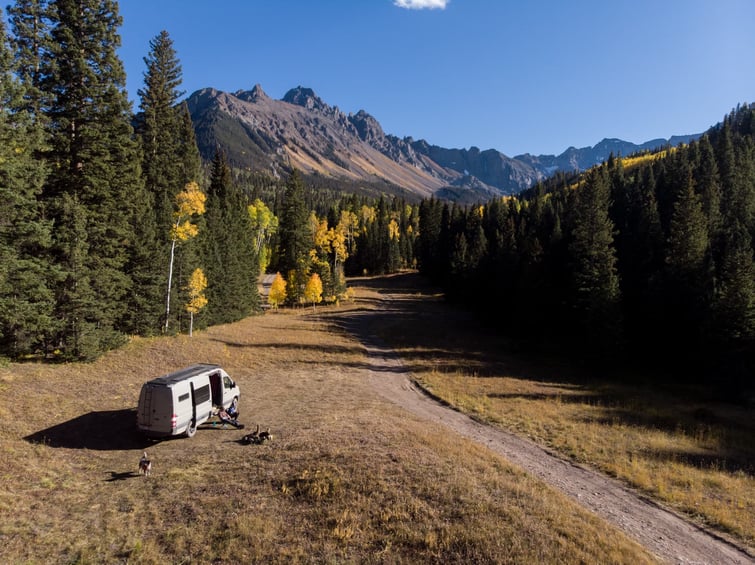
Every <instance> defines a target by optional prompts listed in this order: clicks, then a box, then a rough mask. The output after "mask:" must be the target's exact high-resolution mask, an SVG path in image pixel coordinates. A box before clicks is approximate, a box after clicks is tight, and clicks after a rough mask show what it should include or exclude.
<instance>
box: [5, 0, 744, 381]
mask: <svg viewBox="0 0 755 565" xmlns="http://www.w3.org/2000/svg"><path fill="white" fill-rule="evenodd" d="M5 16H6V17H5V18H0V355H1V356H5V357H9V358H13V359H22V358H26V357H32V358H46V359H61V360H66V359H92V358H95V357H96V356H98V355H99V354H101V353H102V352H104V351H107V350H109V349H112V348H114V347H117V346H119V345H120V344H122V343H123V341H124V340H125V339H126V338H127V337H128V336H130V335H154V334H158V333H176V332H191V330H192V329H193V327H195V326H196V327H200V328H201V327H206V326H208V325H213V324H221V323H227V322H232V321H235V320H238V319H241V318H243V317H245V316H248V315H250V314H252V313H253V312H256V311H259V310H260V309H261V307H262V304H260V297H259V294H258V291H257V281H258V279H259V275H260V273H261V272H265V271H267V272H271V273H277V274H278V275H279V276H278V277H276V279H277V282H276V283H275V285H274V289H275V292H274V293H272V295H273V297H274V300H273V305H274V306H278V305H280V304H289V305H302V304H311V305H315V304H317V303H320V302H322V301H337V300H339V298H340V297H342V296H343V295H344V294H346V285H345V276H346V275H361V274H380V273H389V272H395V271H397V270H399V269H404V268H416V267H418V268H419V269H420V270H421V272H422V273H424V274H426V275H428V276H429V277H431V278H432V279H433V280H434V281H436V282H438V283H440V284H442V285H443V286H444V288H445V289H446V291H447V295H448V296H449V297H450V298H451V299H453V300H457V301H460V302H463V303H466V304H469V305H471V306H472V307H474V308H478V309H479V310H480V311H481V312H483V314H484V315H485V316H486V317H487V319H488V323H489V324H490V325H491V328H492V329H493V330H494V331H499V332H502V333H505V334H507V335H509V336H512V337H513V338H515V339H517V340H520V341H521V342H522V343H526V344H528V345H529V346H532V347H539V348H543V349H547V350H556V351H560V352H566V353H569V354H572V355H575V356H578V357H579V358H582V359H587V360H593V361H605V360H610V361H611V362H618V361H621V362H622V363H624V362H638V363H643V362H648V360H653V364H654V365H656V364H657V362H656V361H655V360H656V359H659V360H660V361H661V364H662V365H665V367H663V368H665V369H668V368H672V369H679V372H680V373H684V374H689V375H692V374H693V372H695V371H696V372H697V373H699V374H698V375H696V376H704V377H707V378H709V379H724V380H725V381H726V382H737V383H740V384H741V383H745V384H747V386H751V385H752V374H753V364H754V363H755V360H754V359H755V356H754V355H753V333H754V332H755V318H754V317H753V294H754V293H755V286H754V285H755V282H754V275H755V272H754V267H753V236H754V235H755V149H754V145H755V144H754V142H753V119H754V114H755V108H753V106H750V105H743V106H739V107H738V108H736V109H735V110H733V111H732V112H731V113H730V114H729V115H727V116H726V117H725V118H724V120H723V122H722V123H721V124H720V125H719V126H717V127H715V128H712V129H711V130H710V131H709V132H707V134H706V135H704V136H703V137H701V138H700V139H699V140H698V141H695V142H693V143H691V144H689V145H684V146H679V147H668V148H666V149H665V150H664V151H662V152H660V153H655V154H641V155H634V156H630V157H627V158H624V157H621V156H612V157H611V158H610V159H609V160H608V162H607V163H605V164H604V165H602V166H600V167H596V168H594V169H592V170H590V171H588V172H586V173H584V174H581V175H577V174H569V175H566V174H560V175H558V176H556V177H554V178H553V179H550V180H548V181H547V182H544V183H542V184H540V185H538V186H537V187H535V188H534V189H532V190H531V191H528V192H527V193H525V194H522V195H520V196H518V197H506V198H500V199H495V200H492V201H490V202H486V203H481V204H479V205H476V206H466V207H464V206H460V205H454V204H450V203H447V202H443V201H440V200H436V199H430V200H424V201H422V202H420V203H417V202H410V201H407V200H405V199H403V198H401V197H400V196H397V195H393V196H387V195H384V196H377V195H375V194H373V193H370V192H369V191H363V192H362V194H361V195H357V194H345V193H344V191H343V190H341V189H339V188H338V187H336V186H333V185H328V184H327V182H326V179H314V180H312V179H305V178H304V177H302V176H301V175H300V174H299V173H298V172H297V171H292V172H291V174H290V175H289V176H288V178H285V179H275V178H269V177H265V176H262V175H259V174H258V173H250V172H248V171H246V172H245V171H241V170H239V169H237V168H234V167H232V166H231V165H230V164H229V163H228V161H227V159H226V157H225V155H224V154H223V152H222V151H220V150H218V151H217V152H216V154H215V156H214V158H213V159H212V162H210V163H203V162H202V159H201V158H200V155H199V151H198V150H197V144H196V140H195V137H194V135H195V133H194V128H193V125H192V122H191V118H190V116H189V113H188V111H187V108H186V106H185V104H183V103H182V102H181V101H180V100H181V98H182V96H183V94H184V93H183V92H181V91H180V85H181V82H182V73H181V65H180V62H179V59H178V56H177V54H176V52H175V50H174V49H173V44H172V41H171V39H170V36H169V35H168V33H167V32H165V31H163V32H161V33H160V34H159V35H158V36H156V37H155V38H154V39H153V40H152V41H150V43H149V45H148V46H145V51H146V55H145V57H144V63H145V70H144V83H143V86H142V88H141V89H139V91H138V98H139V100H138V111H137V112H134V109H133V108H132V107H131V103H130V102H129V100H128V96H127V93H126V90H125V73H124V70H123V65H122V63H121V61H120V60H119V59H118V56H117V52H116V50H117V48H118V46H119V44H120V37H119V35H118V33H117V29H118V27H119V26H120V24H121V19H120V16H119V15H118V4H117V2H115V1H114V0H16V2H15V3H14V4H13V5H12V6H10V7H9V8H8V10H7V13H6V14H5ZM323 183H324V184H323Z"/></svg>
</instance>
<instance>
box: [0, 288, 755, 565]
mask: <svg viewBox="0 0 755 565" xmlns="http://www.w3.org/2000/svg"><path fill="white" fill-rule="evenodd" d="M383 280H385V281H388V280H389V279H376V280H361V281H356V283H355V284H356V296H357V298H356V300H355V301H354V302H350V303H346V304H342V305H340V306H333V307H323V308H318V309H317V310H316V311H313V310H312V309H302V310H296V311H283V310H281V311H278V312H275V313H267V314H265V315H261V316H256V317H251V318H248V319H246V320H243V321H241V322H238V323H235V324H230V325H226V326H220V327H215V328H211V329H209V330H206V331H202V332H196V333H195V335H194V337H192V338H189V337H188V336H178V337H159V338H150V339H142V338H135V339H133V340H132V341H131V342H130V343H129V344H128V345H126V346H125V347H123V348H122V349H120V350H118V351H114V352H111V353H110V354H108V355H106V356H104V357H103V358H101V359H99V360H98V361H96V362H94V363H91V364H66V365H42V364H36V363H27V364H5V365H3V366H2V367H0V392H2V395H0V420H1V421H2V424H3V425H2V429H0V446H2V452H1V453H0V456H1V457H0V476H1V477H2V483H1V486H0V562H2V563H13V564H16V563H29V564H37V563H39V564H48V563H93V564H94V563H97V564H100V563H192V564H195V563H217V564H224V563H229V564H230V563H417V562H422V563H632V564H639V563H650V562H653V558H652V556H650V555H649V554H648V553H647V552H645V551H644V550H643V549H642V548H640V547H639V546H638V545H637V544H636V543H635V542H633V541H631V540H629V539H628V538H627V537H625V536H624V535H623V534H622V533H621V532H619V531H618V530H616V529H615V528H613V527H611V526H609V525H607V524H605V523H604V522H602V521H600V520H599V519H597V518H595V517H594V516H592V515H591V514H589V513H588V512H586V511H584V510H583V509H582V508H581V507H579V506H577V505H576V504H575V503H573V502H572V501H571V500H570V499H568V498H566V497H565V496H563V495H561V494H560V493H558V492H555V491H554V490H552V489H550V488H548V487H547V486H546V485H544V484H543V483H542V482H540V481H538V480H536V479H534V478H532V477H531V476H529V475H527V474H525V473H523V472H522V471H521V470H519V469H517V468H515V467H513V466H511V465H510V464H508V463H507V462H506V461H505V460H503V459H502V458H500V457H498V456H496V455H494V454H492V453H491V452H489V451H488V450H486V449H484V448H483V447H480V446H478V445H476V444H473V443H471V442H468V441H466V440H463V439H461V438H460V437H459V436H455V435H454V434H450V433H448V432H447V431H445V430H444V429H440V428H439V427H436V426H432V425H429V424H427V423H426V422H424V421H421V420H419V419H418V418H416V417H414V416H411V415H410V414H408V413H407V412H405V411H403V410H401V409H400V408H398V407H396V406H394V405H392V404H390V403H389V402H388V401H386V400H384V399H383V398H382V397H380V396H379V395H377V394H375V391H374V388H372V387H371V386H369V385H368V384H367V381H368V379H367V378H366V377H367V372H368V371H370V365H369V363H366V362H365V354H364V350H363V348H362V346H361V345H360V344H359V343H358V342H357V341H356V340H355V339H354V338H353V337H351V336H350V335H349V334H347V333H345V332H344V331H342V330H341V329H339V325H338V323H337V322H338V319H339V316H342V315H343V314H344V313H348V312H351V311H356V310H358V311H360V312H363V313H365V314H366V315H367V318H366V319H369V320H371V322H370V323H374V324H375V326H374V329H375V331H381V332H384V333H386V335H387V334H392V335H393V337H395V338H397V339H399V341H400V340H401V339H403V340H404V341H403V345H401V347H402V354H404V353H406V354H407V355H409V363H410V364H413V365H415V366H416V368H417V369H418V370H419V369H422V370H421V371H420V372H419V374H421V376H422V378H423V379H429V378H430V377H432V378H433V379H434V381H433V383H432V384H433V387H434V389H435V391H436V392H440V389H441V383H443V382H448V383H450V384H449V386H451V384H453V383H454V382H455V381H456V380H458V379H459V378H461V377H460V376H458V375H457V373H455V372H452V371H450V366H449V365H448V362H449V359H450V356H453V355H457V354H461V351H454V350H453V349H449V347H450V345H448V344H447V343H445V342H439V343H438V345H437V347H436V346H432V347H426V346H425V345H423V344H424V343H425V342H426V340H427V339H430V338H431V334H430V333H427V334H423V335H420V334H417V335H416V337H417V338H418V339H419V341H421V342H422V343H415V344H409V341H410V338H411V335H412V331H413V330H412V327H413V326H412V324H413V323H414V322H413V320H412V319H410V318H411V317H410V316H403V318H405V319H403V320H402V319H399V318H401V316H395V315H393V314H392V313H384V312H381V310H380V308H381V305H380V300H378V298H379V294H380V292H379V288H378V287H379V286H380V284H381V281H383ZM360 285H361V286H360ZM417 296H418V297H420V298H427V299H428V300H429V301H430V306H431V308H428V310H427V312H430V311H432V310H433V309H436V308H442V307H443V306H442V305H440V304H438V303H437V302H435V301H434V300H433V297H432V296H431V295H429V294H422V295H420V294H417ZM422 311H424V310H422ZM373 315H374V316H373ZM441 319H442V317H441ZM420 321H421V320H420ZM449 321H450V322H452V321H453V320H452V319H451V320H449ZM402 324H406V325H405V326H402ZM396 327H405V328H406V330H407V332H406V334H405V335H404V334H402V333H401V332H397V331H393V330H395V328H396ZM454 327H456V326H454ZM438 329H439V328H436V330H438ZM425 330H426V328H425ZM425 330H423V331H425ZM447 331H448V334H447V335H448V336H451V335H452V333H453V332H454V331H455V329H453V330H452V328H449V329H448V330H447ZM396 343H398V341H397V342H396ZM471 354H473V355H474V356H475V357H474V358H473V359H478V357H477V356H478V353H476V352H471ZM482 355H483V354H482V353H479V356H480V357H479V358H480V359H481V358H482ZM418 359H421V363H422V365H423V367H424V368H423V367H420V366H419V362H418ZM471 359H472V358H471ZM200 361H201V362H214V363H219V364H221V365H222V366H223V367H224V368H225V369H226V370H227V371H228V372H229V374H231V376H233V377H234V379H235V380H236V381H237V382H238V383H239V385H240V387H241V390H242V398H241V403H240V410H241V417H240V420H241V421H242V422H244V423H245V424H246V425H247V428H248V427H250V426H254V425H255V424H257V423H259V424H260V425H262V426H263V427H266V426H270V428H271V432H272V433H273V435H274V439H273V440H272V441H271V442H268V443H266V444H263V445H252V446H247V445H241V444H240V443H239V441H238V440H239V439H240V438H241V436H242V435H243V434H244V433H246V431H240V430H235V429H225V430H223V429H200V431H199V432H198V433H197V435H196V436H195V437H194V438H192V439H184V438H180V439H173V440H167V441H161V442H156V443H151V442H149V441H148V440H145V439H144V438H142V437H141V436H140V435H139V434H138V433H136V430H135V406H136V403H137V398H138V393H139V389H140V387H141V384H142V383H143V382H144V381H146V380H149V379H151V378H153V377H155V376H158V375H161V374H164V373H167V372H170V371H173V370H175V369H178V368H181V367H183V366H186V365H189V364H192V363H195V362H200ZM457 363H459V365H462V364H465V363H466V361H465V360H463V359H461V358H459V359H458V360H457ZM444 367H445V368H447V369H449V371H447V370H445V369H444ZM425 369H427V370H425ZM517 374H518V373H517ZM465 378H467V377H465ZM502 378H503V377H502ZM470 382H471V381H470ZM491 382H492V381H491ZM501 382H505V381H501ZM542 384H543V383H540V385H542ZM521 386H524V383H522V384H521ZM529 386H539V385H538V383H535V382H533V383H531V384H530V385H529ZM470 393H471V394H474V392H473V389H471V388H470ZM470 398H471V397H470ZM564 404H567V403H565V402H564ZM496 406H497V405H496ZM508 411H509V410H503V412H504V413H507V412H508ZM491 413H492V412H491ZM549 418H550V417H549ZM549 418H548V419H543V420H542V423H537V422H532V423H531V424H530V425H531V426H533V427H543V428H547V427H548V426H550V425H551V424H550V419H549ZM515 427H516V428H517V429H521V428H522V426H520V425H516V426H515ZM522 432H523V433H529V432H528V430H527V429H522ZM530 435H535V434H530ZM542 439H544V440H547V438H545V437H544V438H542ZM553 443H555V442H553ZM144 449H146V450H147V451H148V453H149V456H150V458H151V459H152V461H153V472H152V476H150V477H142V476H139V475H138V474H137V473H136V470H137V462H138V460H139V457H140V455H141V453H142V451H143V450H144ZM658 463H659V464H668V462H664V461H662V460H658ZM747 476H748V477H749V475H747ZM743 480H744V479H743ZM749 480H751V479H749Z"/></svg>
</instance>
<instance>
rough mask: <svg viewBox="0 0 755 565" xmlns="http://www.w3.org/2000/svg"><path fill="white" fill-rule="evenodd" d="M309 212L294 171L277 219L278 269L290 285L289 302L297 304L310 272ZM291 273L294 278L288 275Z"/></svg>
mask: <svg viewBox="0 0 755 565" xmlns="http://www.w3.org/2000/svg"><path fill="white" fill-rule="evenodd" d="M308 218H309V212H308V211H307V208H306V205H305V203H304V185H303V184H302V181H301V177H300V175H299V171H297V170H296V169H295V170H294V171H293V172H292V173H291V176H290V177H289V179H288V182H287V183H286V192H285V195H284V197H283V209H282V212H281V216H280V230H279V234H280V257H279V262H278V269H279V270H280V271H281V272H283V273H286V279H287V280H288V281H289V283H291V286H290V287H289V289H288V300H289V302H291V303H293V304H296V303H298V301H299V298H300V297H301V292H302V289H301V288H300V282H301V279H302V277H304V276H305V275H306V274H307V271H308V269H309V250H310V242H311V236H310V233H309V228H308V221H307V220H308ZM291 273H294V276H293V277H292V276H291Z"/></svg>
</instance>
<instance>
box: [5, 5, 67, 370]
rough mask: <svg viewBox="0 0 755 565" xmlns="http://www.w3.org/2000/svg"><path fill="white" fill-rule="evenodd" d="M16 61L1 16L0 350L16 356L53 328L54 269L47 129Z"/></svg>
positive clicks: (31, 349)
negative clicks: (44, 198)
mask: <svg viewBox="0 0 755 565" xmlns="http://www.w3.org/2000/svg"><path fill="white" fill-rule="evenodd" d="M13 61H14V58H13V53H12V51H11V49H10V47H9V45H8V44H7V42H6V34H5V26H4V23H3V19H2V14H0V218H2V220H0V353H2V354H7V355H10V356H12V357H17V356H19V355H21V354H27V353H33V352H35V351H39V350H43V347H44V345H45V341H46V337H47V336H48V335H49V334H50V332H51V329H52V312H53V304H54V297H53V293H52V289H51V283H52V280H53V276H54V274H55V270H54V268H53V267H52V266H51V265H50V261H49V255H48V249H49V245H50V224H49V222H47V221H45V220H43V218H42V210H41V207H40V204H39V201H38V197H39V195H40V193H41V189H42V183H43V182H44V179H45V176H46V167H45V165H44V163H43V162H42V161H40V160H39V159H38V154H39V152H40V150H41V149H42V144H43V132H42V130H41V127H40V124H39V121H38V120H37V119H36V116H35V114H34V111H33V108H32V107H30V106H29V105H28V98H27V96H26V90H25V88H24V86H25V83H21V82H19V81H18V80H16V78H15V75H14V71H15V68H14V64H13Z"/></svg>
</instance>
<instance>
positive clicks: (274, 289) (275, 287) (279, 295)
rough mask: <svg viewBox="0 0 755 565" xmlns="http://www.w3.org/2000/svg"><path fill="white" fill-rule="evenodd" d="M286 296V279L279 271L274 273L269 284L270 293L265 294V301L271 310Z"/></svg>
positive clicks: (283, 300) (282, 301)
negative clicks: (271, 282)
mask: <svg viewBox="0 0 755 565" xmlns="http://www.w3.org/2000/svg"><path fill="white" fill-rule="evenodd" d="M286 297H287V293H286V279H284V278H283V276H281V274H280V273H275V278H274V279H273V284H271V285H270V293H269V294H268V295H267V302H268V304H270V306H272V307H273V310H277V309H278V305H280V304H282V303H284V302H285V301H286Z"/></svg>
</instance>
